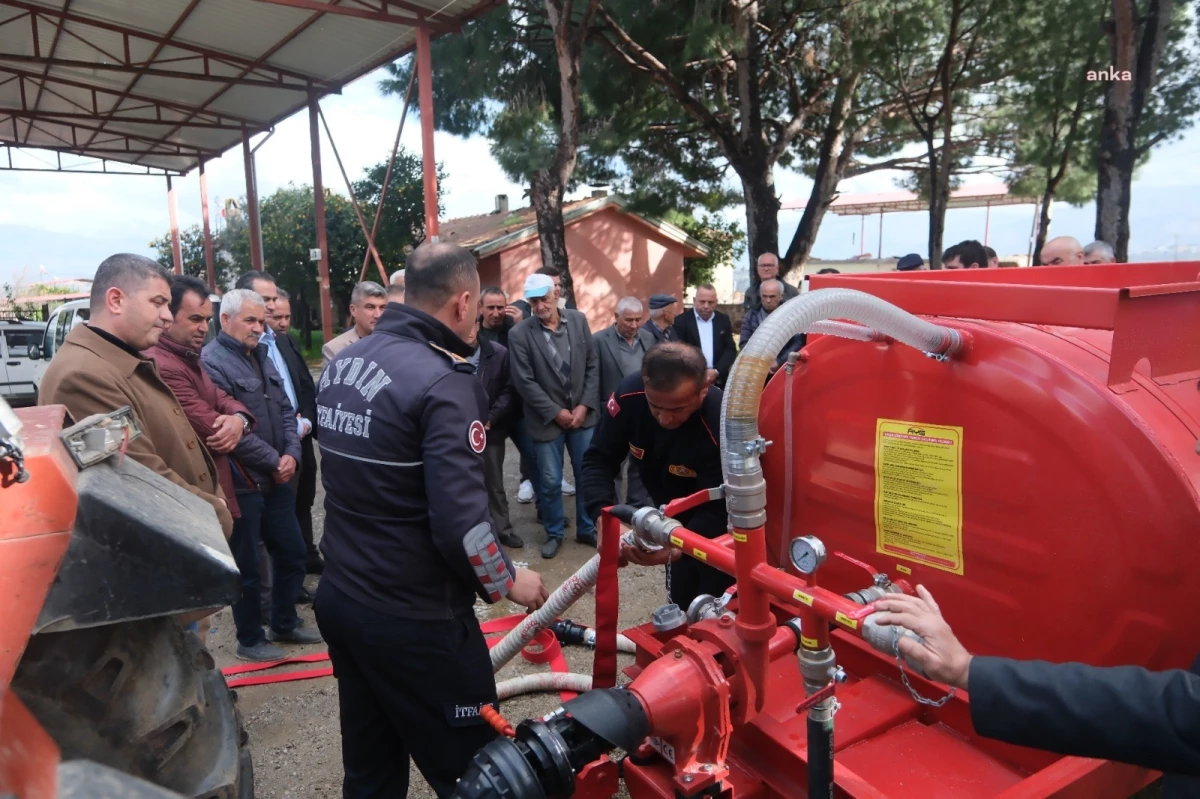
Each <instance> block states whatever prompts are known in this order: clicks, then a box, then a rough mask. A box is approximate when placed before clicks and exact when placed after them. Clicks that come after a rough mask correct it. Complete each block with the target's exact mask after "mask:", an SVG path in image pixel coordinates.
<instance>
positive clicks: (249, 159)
mask: <svg viewBox="0 0 1200 799" xmlns="http://www.w3.org/2000/svg"><path fill="white" fill-rule="evenodd" d="M318 157H320V154H319V153H318ZM242 163H243V164H244V166H245V168H246V221H247V223H248V225H249V227H250V265H251V266H252V267H254V270H255V271H257V272H261V271H262V268H263V253H262V225H261V224H260V223H259V219H258V186H257V185H255V180H254V153H252V152H251V151H250V129H249V128H242Z"/></svg>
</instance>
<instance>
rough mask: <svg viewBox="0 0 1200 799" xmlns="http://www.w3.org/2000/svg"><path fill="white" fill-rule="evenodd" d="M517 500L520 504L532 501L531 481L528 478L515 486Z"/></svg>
mask: <svg viewBox="0 0 1200 799" xmlns="http://www.w3.org/2000/svg"><path fill="white" fill-rule="evenodd" d="M517 502H520V503H521V504H522V505H528V504H529V503H530V502H533V482H532V481H530V480H522V481H521V485H520V486H518V487H517Z"/></svg>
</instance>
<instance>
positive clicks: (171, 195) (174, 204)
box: [167, 175, 183, 275]
mask: <svg viewBox="0 0 1200 799" xmlns="http://www.w3.org/2000/svg"><path fill="white" fill-rule="evenodd" d="M167 210H168V211H169V213H170V215H171V255H172V258H173V264H174V266H175V274H177V275H182V274H183V248H182V247H181V246H180V244H179V203H178V201H177V200H176V199H175V183H174V182H173V181H172V179H171V176H170V175H167Z"/></svg>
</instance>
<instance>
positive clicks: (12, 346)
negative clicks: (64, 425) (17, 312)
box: [0, 320, 45, 407]
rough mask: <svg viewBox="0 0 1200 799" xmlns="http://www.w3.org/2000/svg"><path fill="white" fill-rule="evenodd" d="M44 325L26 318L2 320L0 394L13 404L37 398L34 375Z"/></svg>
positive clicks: (33, 400)
mask: <svg viewBox="0 0 1200 799" xmlns="http://www.w3.org/2000/svg"><path fill="white" fill-rule="evenodd" d="M44 329H45V328H44V326H43V325H42V323H41V322H29V321H24V320H19V321H17V320H6V321H0V396H2V397H4V399H5V400H7V401H8V404H9V405H12V406H13V407H17V406H20V405H32V404H34V403H35V402H37V386H36V384H35V382H34V375H35V372H36V369H37V364H38V361H37V360H35V359H34V358H33V357H31V355H30V350H31V349H32V351H33V355H37V354H38V344H39V342H40V341H41V340H42V335H43V332H44Z"/></svg>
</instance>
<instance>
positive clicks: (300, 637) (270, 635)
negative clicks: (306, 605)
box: [267, 620, 325, 644]
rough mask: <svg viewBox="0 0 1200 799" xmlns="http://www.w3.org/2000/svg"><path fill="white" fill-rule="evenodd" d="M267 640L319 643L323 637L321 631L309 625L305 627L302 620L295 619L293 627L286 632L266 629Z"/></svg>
mask: <svg viewBox="0 0 1200 799" xmlns="http://www.w3.org/2000/svg"><path fill="white" fill-rule="evenodd" d="M267 640H268V641H271V642H275V641H280V642H282V643H285V644H319V643H321V642H322V641H324V640H325V639H324V638H322V637H321V633H319V632H318V631H316V630H314V629H312V628H311V627H305V626H304V623H303V622H302V621H300V620H297V622H296V627H295V629H292V630H289V631H288V632H285V633H284V632H279V631H278V630H267Z"/></svg>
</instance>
